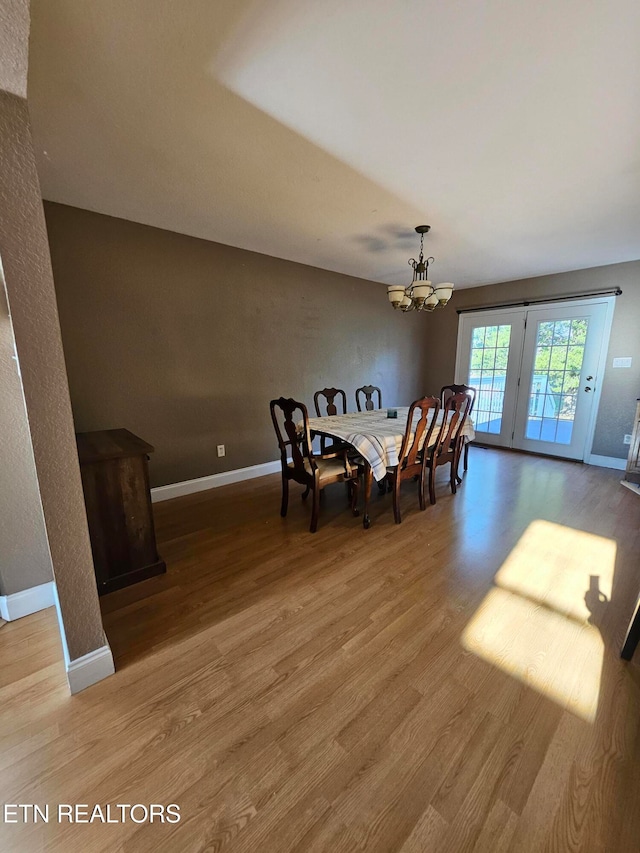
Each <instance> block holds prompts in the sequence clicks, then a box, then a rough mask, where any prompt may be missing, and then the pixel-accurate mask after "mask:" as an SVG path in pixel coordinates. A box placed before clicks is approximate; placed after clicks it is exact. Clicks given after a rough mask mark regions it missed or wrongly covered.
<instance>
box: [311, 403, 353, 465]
mask: <svg viewBox="0 0 640 853" xmlns="http://www.w3.org/2000/svg"><path fill="white" fill-rule="evenodd" d="M321 397H324V406H323V407H324V410H325V412H324V414H323V413H322V411H321V408H320V403H321V401H320V398H321ZM336 398H337V399H338V402H339V403H340V402H341V403H342V411H341V412H339V411H338V406H337V405H336ZM313 405H314V406H315V409H316V415H317V416H318V417H319V418H322V417H333V416H334V415H346V414H347V395H346V393H345V392H344V391H343V390H342V388H323V389H322V390H321V391H316V393H315V394H314V395H313ZM344 447H346V445H345V443H344V442H341V441H339V440H338V439H335V441H334V443H333V444H332V445H331V446H330V447H327V439H326V438H325V437H324V436H322V438H321V439H320V453H323V454H324V453H332V452H335V451H337V450H341V449H342V448H344Z"/></svg>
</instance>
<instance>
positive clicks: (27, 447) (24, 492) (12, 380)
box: [0, 266, 53, 595]
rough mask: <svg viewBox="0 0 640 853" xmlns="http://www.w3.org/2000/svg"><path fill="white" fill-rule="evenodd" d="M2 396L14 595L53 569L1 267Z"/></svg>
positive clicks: (4, 551) (0, 548)
mask: <svg viewBox="0 0 640 853" xmlns="http://www.w3.org/2000/svg"><path fill="white" fill-rule="evenodd" d="M0 398H1V399H2V405H1V406H0V470H1V471H2V488H1V489H0V595H11V594H13V593H15V592H21V591H22V590H24V589H29V588H30V587H32V586H39V585H40V584H42V583H48V582H49V581H51V580H53V573H52V570H51V556H50V554H49V543H48V542H47V533H46V530H45V526H44V517H43V515H42V504H41V503H40V491H39V489H38V477H37V475H36V465H35V462H34V459H33V449H32V447H31V435H30V433H29V422H28V421H27V410H26V408H25V403H24V396H23V393H22V382H21V381H20V375H19V372H18V364H17V361H16V358H15V345H14V340H13V330H12V328H11V320H10V319H9V313H8V310H7V302H6V294H5V291H4V282H3V277H2V268H1V266H0Z"/></svg>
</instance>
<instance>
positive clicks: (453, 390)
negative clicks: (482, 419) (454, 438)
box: [440, 384, 477, 483]
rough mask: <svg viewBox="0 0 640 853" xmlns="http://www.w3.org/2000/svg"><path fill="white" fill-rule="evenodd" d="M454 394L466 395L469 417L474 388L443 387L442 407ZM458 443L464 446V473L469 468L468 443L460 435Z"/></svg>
mask: <svg viewBox="0 0 640 853" xmlns="http://www.w3.org/2000/svg"><path fill="white" fill-rule="evenodd" d="M454 394H466V395H467V397H469V401H470V402H469V408H468V410H467V417H470V416H471V412H472V411H473V407H474V404H475V402H476V394H477V390H476V389H475V388H473V387H472V386H471V385H463V384H460V385H455V384H454V385H443V386H442V388H441V389H440V402H441V404H442V405H443V406H444V405H445V404H446V402H447V400H448V399H449V398H450V397H453V395H454ZM459 441H460V443H461V448H462V444H464V461H463V467H464V470H465V471H466V470H467V468H468V467H469V442H468V441H465V439H464V438H463V436H462V435H460V436H459ZM457 474H458V472H457V471H456V478H457V481H458V482H459V483H461V482H462V481H461V479H460V478H459V477H458V476H457Z"/></svg>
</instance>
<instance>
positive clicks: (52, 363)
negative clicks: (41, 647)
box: [0, 92, 104, 659]
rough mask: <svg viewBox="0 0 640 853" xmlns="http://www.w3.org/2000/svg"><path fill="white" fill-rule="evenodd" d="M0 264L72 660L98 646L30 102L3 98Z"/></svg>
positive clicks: (95, 600) (95, 605) (93, 591)
mask: <svg viewBox="0 0 640 853" xmlns="http://www.w3.org/2000/svg"><path fill="white" fill-rule="evenodd" d="M0 162H1V163H2V169H1V170H0V256H1V257H2V265H3V269H4V277H5V287H6V292H7V298H8V302H9V311H10V315H11V320H12V324H13V330H14V336H15V342H16V349H17V353H18V357H19V359H20V368H21V372H22V385H23V389H24V397H25V401H26V406H27V412H28V416H29V426H30V430H31V439H32V446H33V455H34V458H35V462H36V469H37V472H38V481H39V484H40V495H41V500H42V506H43V510H44V517H45V523H46V528H47V535H48V539H49V548H50V552H51V557H52V561H53V567H54V573H55V580H56V584H57V588H58V596H59V599H60V605H61V611H62V618H63V621H64V626H65V631H66V639H67V644H68V649H69V655H70V657H71V659H75V658H78V657H80V656H81V655H84V654H86V653H87V652H89V651H92V650H93V649H96V648H98V647H100V646H102V645H103V643H104V632H103V629H102V621H101V616H100V606H99V603H98V596H97V590H96V583H95V577H94V574H93V562H92V558H91V548H90V544H89V535H88V531H87V521H86V514H85V509H84V500H83V496H82V487H81V483H80V471H79V467H78V457H77V452H76V447H75V439H74V434H73V421H72V416H71V406H70V402H69V389H68V383H67V376H66V371H65V364H64V356H63V351H62V342H61V339H60V326H59V323H58V314H57V309H56V301H55V291H54V287H53V278H52V274H51V263H50V258H49V247H48V243H47V233H46V227H45V222H44V214H43V210H42V201H41V198H40V187H39V183H38V176H37V173H36V169H35V161H34V157H33V146H32V142H31V133H30V127H29V114H28V109H27V102H26V101H25V100H24V99H23V98H20V97H17V96H15V95H12V94H8V93H6V92H0Z"/></svg>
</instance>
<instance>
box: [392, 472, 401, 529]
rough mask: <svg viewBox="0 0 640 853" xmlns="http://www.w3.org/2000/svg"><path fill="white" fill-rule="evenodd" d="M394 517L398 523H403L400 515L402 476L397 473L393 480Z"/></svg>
mask: <svg viewBox="0 0 640 853" xmlns="http://www.w3.org/2000/svg"><path fill="white" fill-rule="evenodd" d="M393 518H394V520H395V522H396V524H401V523H402V516H401V515H400V477H399V476H398V475H397V474H396V476H395V478H394V482H393Z"/></svg>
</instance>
